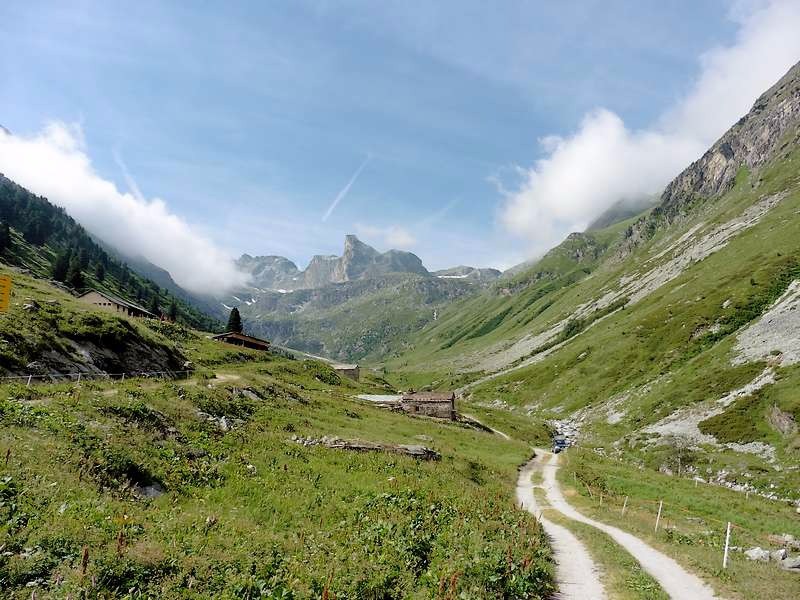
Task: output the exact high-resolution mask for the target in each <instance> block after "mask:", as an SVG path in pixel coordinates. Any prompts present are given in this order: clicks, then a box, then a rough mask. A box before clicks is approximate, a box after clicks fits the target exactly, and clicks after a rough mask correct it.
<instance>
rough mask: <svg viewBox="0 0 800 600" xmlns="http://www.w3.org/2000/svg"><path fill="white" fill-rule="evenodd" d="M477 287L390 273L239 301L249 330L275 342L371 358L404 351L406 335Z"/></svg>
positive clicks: (346, 356) (344, 357)
mask: <svg viewBox="0 0 800 600" xmlns="http://www.w3.org/2000/svg"><path fill="white" fill-rule="evenodd" d="M480 289H481V285H480V284H479V283H476V282H469V281H463V280H458V279H456V280H453V279H437V278H432V277H421V276H418V275H410V274H392V275H384V276H381V277H375V278H370V279H366V280H358V281H352V282H348V283H342V284H335V285H329V286H325V287H323V288H318V289H310V290H298V291H295V292H290V293H287V294H280V293H261V294H259V295H258V297H257V299H256V301H255V302H254V303H251V304H246V303H239V304H238V306H239V310H240V311H241V312H242V315H243V317H244V319H245V323H246V326H247V328H248V329H249V330H251V331H253V332H255V333H256V334H258V335H263V336H265V337H267V338H269V339H272V340H275V342H276V343H279V344H282V345H286V346H289V347H291V348H296V349H298V350H302V351H305V352H311V353H313V354H319V355H324V356H327V357H330V358H334V359H337V360H347V361H364V360H372V361H375V360H378V359H381V358H383V357H385V356H387V355H397V354H399V353H402V352H404V351H406V350H408V349H409V348H410V347H411V346H410V343H409V338H410V337H411V336H412V335H413V334H414V333H416V332H418V331H419V330H420V329H422V328H423V327H424V326H425V325H426V324H428V323H430V322H433V321H435V319H436V318H438V313H439V311H441V310H442V308H443V307H444V306H446V305H448V304H449V303H451V302H453V301H454V300H457V299H458V298H462V297H465V296H472V295H474V294H475V293H477V292H478V291H479V290H480Z"/></svg>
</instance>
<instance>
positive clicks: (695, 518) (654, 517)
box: [572, 472, 800, 568]
mask: <svg viewBox="0 0 800 600" xmlns="http://www.w3.org/2000/svg"><path fill="white" fill-rule="evenodd" d="M572 476H573V483H574V484H575V487H576V488H578V489H579V493H580V488H583V489H585V490H586V493H587V494H588V500H589V502H590V503H591V504H592V508H594V509H595V510H597V511H598V512H601V513H605V514H606V515H607V516H608V517H609V518H608V519H607V520H608V522H610V523H614V522H616V523H618V524H620V525H623V526H624V527H625V528H627V529H630V528H631V527H632V526H633V527H635V528H639V529H643V530H644V531H646V530H647V527H648V526H649V527H651V528H652V533H653V535H654V536H660V537H663V538H665V539H666V540H667V541H674V542H676V543H679V544H696V545H703V546H707V547H709V549H710V550H715V549H716V550H718V551H719V552H720V561H721V563H722V565H723V568H727V566H728V562H729V555H730V552H736V551H739V552H745V551H747V550H749V549H752V548H756V547H758V548H762V549H764V550H767V551H770V552H774V551H778V550H780V549H781V548H787V550H789V551H791V550H800V546H798V544H800V542H798V541H793V540H791V539H790V540H787V539H785V538H783V537H782V536H783V535H784V533H785V532H780V533H778V532H775V533H774V534H766V533H762V532H757V531H753V530H751V529H748V528H746V527H743V526H741V525H739V524H737V523H736V522H735V521H728V520H724V519H719V518H716V517H713V516H710V515H708V514H707V513H704V514H701V513H698V512H694V511H691V510H688V509H686V508H684V507H682V506H678V505H676V504H672V503H671V502H668V501H666V500H647V499H642V498H631V497H630V496H627V495H625V496H623V495H621V494H616V493H612V492H609V491H608V490H605V489H600V488H597V487H594V486H591V485H589V484H587V483H586V482H584V481H583V480H582V479H580V478H579V477H577V476H576V473H575V472H573V473H572ZM696 483H697V482H695V484H696Z"/></svg>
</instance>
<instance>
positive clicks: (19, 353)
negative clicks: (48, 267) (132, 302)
mask: <svg viewBox="0 0 800 600" xmlns="http://www.w3.org/2000/svg"><path fill="white" fill-rule="evenodd" d="M0 274H3V275H9V276H10V277H11V278H12V281H13V284H12V285H13V287H12V297H11V305H10V308H9V311H8V312H5V313H0V374H2V375H4V376H9V375H50V374H54V373H55V374H58V373H71V374H77V373H87V374H93V373H101V372H106V373H131V372H142V371H179V370H182V369H184V368H185V367H184V363H185V362H186V360H187V359H186V356H185V355H184V354H183V352H182V351H181V350H180V348H179V347H178V346H177V345H176V343H175V336H174V335H173V334H172V332H169V331H164V330H163V327H164V326H165V325H162V324H161V323H160V322H158V321H156V320H154V319H130V320H129V319H126V318H123V317H120V316H117V315H114V314H110V313H106V312H102V311H98V310H95V309H94V307H91V306H89V305H86V304H84V303H82V302H81V301H79V300H77V299H76V298H74V297H73V296H72V295H71V294H69V293H67V292H66V291H64V290H61V289H58V288H55V287H53V286H52V285H51V284H49V283H48V282H46V281H43V280H41V279H38V278H35V277H32V276H30V275H27V274H25V273H23V272H21V271H20V270H19V269H15V268H11V267H6V266H4V265H2V264H0ZM165 334H166V335H165Z"/></svg>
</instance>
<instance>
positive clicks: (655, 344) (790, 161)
mask: <svg viewBox="0 0 800 600" xmlns="http://www.w3.org/2000/svg"><path fill="white" fill-rule="evenodd" d="M798 68H799V67H796V68H795V69H794V71H793V73H795V75H793V76H796V74H797V69H798ZM776 89H777V90H778V92H777V94H778V95H777V96H776V97H775V98H772V99H769V98H768V99H767V100H763V99H762V100H759V102H758V103H757V105H756V107H755V108H754V111H753V113H752V115H751V116H749V117H748V118H747V119H743V120H742V121H740V122H739V123H737V125H736V127H734V129H732V130H731V133H729V134H726V137H724V138H723V139H722V140H720V142H718V143H717V144H716V145H715V148H714V149H712V150H711V151H709V153H707V155H705V156H704V157H703V158H702V159H701V160H700V161H698V162H697V163H695V164H694V165H692V166H690V167H689V168H688V169H687V170H686V171H685V172H684V173H683V174H682V175H681V176H680V177H679V178H677V179H676V180H675V182H673V183H672V184H671V185H670V186H669V187H668V189H667V192H665V195H664V197H663V198H664V202H665V203H666V204H663V205H659V206H658V207H656V208H655V209H653V210H652V211H651V212H649V213H648V214H647V215H645V216H643V217H641V218H637V219H634V220H633V221H632V222H631V221H628V222H624V223H620V224H618V225H615V226H613V227H611V228H609V229H606V230H602V231H598V232H591V233H590V234H583V235H580V236H570V238H569V239H567V240H566V241H565V243H564V244H562V245H561V246H559V247H558V248H556V249H555V250H554V251H553V252H551V253H550V254H549V255H548V256H547V257H545V258H544V259H543V260H542V261H541V262H540V263H538V264H537V265H536V266H535V267H534V268H533V269H531V270H528V271H526V272H524V273H521V274H518V275H517V276H516V278H515V279H513V280H511V281H510V282H508V283H506V284H504V286H503V287H498V288H495V289H494V290H492V291H491V292H489V293H486V294H483V295H481V296H480V297H478V298H471V299H466V300H464V301H462V302H460V303H457V304H455V305H453V306H452V307H451V308H449V309H448V310H446V311H443V313H442V316H441V318H440V320H439V321H438V322H437V323H436V324H435V325H431V326H429V327H428V328H426V329H425V330H424V331H423V332H422V333H421V334H420V336H419V337H418V339H417V340H416V344H415V348H414V349H413V350H412V351H410V352H408V353H406V354H405V355H403V356H402V357H400V358H398V359H395V360H393V361H390V362H389V363H388V364H387V365H386V369H387V371H388V372H389V376H390V377H395V378H397V379H408V380H410V379H414V380H416V382H417V383H418V384H425V383H427V384H428V385H430V386H432V387H449V386H451V385H453V383H454V382H461V383H462V384H466V383H470V382H472V385H471V386H470V387H469V388H468V389H467V392H468V396H469V401H470V402H472V403H474V404H477V405H483V406H488V407H494V408H504V409H506V410H508V411H510V412H513V413H515V414H519V415H534V416H535V417H536V418H539V419H545V420H551V421H559V420H568V421H571V422H572V423H573V424H574V425H575V426H576V427H578V428H579V429H581V431H582V439H581V442H582V443H583V444H585V445H587V446H589V447H597V448H603V449H604V451H605V452H606V453H608V454H611V455H613V456H616V457H618V458H619V459H623V460H626V461H628V462H629V463H630V464H633V465H644V466H648V467H651V468H653V469H660V470H666V471H671V472H676V471H677V470H678V463H679V462H682V463H683V467H687V466H688V467H689V468H688V469H686V468H684V469H683V470H682V474H683V475H685V476H686V475H691V476H694V475H697V474H700V475H702V477H704V478H708V479H722V480H725V481H727V482H728V483H729V484H736V485H738V486H740V487H742V489H744V488H749V489H751V490H753V491H755V492H758V493H761V494H764V495H768V496H776V497H780V498H788V499H791V500H795V501H800V494H799V493H798V490H799V489H800V472H799V471H798V469H797V468H796V465H797V463H798V460H800V438H799V437H798V421H799V420H800V405H798V401H797V398H796V395H793V394H792V392H790V391H789V390H791V389H797V386H798V384H800V379H798V378H799V377H800V368H799V367H798V361H800V345H799V344H800V343H799V342H798V339H800V338H799V337H798V334H797V331H798V323H799V322H798V318H797V317H796V315H797V314H798V312H797V311H798V309H800V306H798V301H797V298H796V295H797V294H796V290H797V286H798V285H800V284H798V283H797V282H798V281H799V280H800V238H798V236H797V231H798V223H800V221H799V220H798V219H799V217H798V215H800V125H798V123H797V120H796V118H795V120H794V121H791V120H789V121H787V123H786V126H785V128H784V132H783V133H782V134H781V135H780V136H778V135H776V134H774V131H773V130H772V129H759V128H760V127H762V126H763V127H767V128H769V127H773V126H774V124H775V123H776V122H778V120H779V119H782V118H786V119H790V117H786V116H785V115H786V114H788V113H785V112H780V111H778V112H776V113H775V115H777V116H775V117H774V118H771V117H770V112H769V110H766V109H765V108H764V107H765V106H767V105H771V103H773V102H778V103H779V104H780V103H785V102H787V101H788V100H787V95H786V94H787V93H788V92H787V90H788V91H789V92H792V93H793V94H794V96H793V98H795V100H793V101H794V102H797V100H796V99H797V98H798V97H799V96H800V87H798V84H797V83H796V81H795V83H793V84H791V85H790V84H789V83H785V84H784V83H782V84H781V85H779V86H777V87H776ZM792 90H793V91H792ZM780 106H783V104H780ZM751 123H755V124H754V125H753V127H754V128H755V129H753V128H750V129H748V128H749V127H750V124H751ZM764 132H766V133H764ZM738 135H742V136H745V137H746V140H744V141H743V140H742V139H739V138H737V137H736V136H738ZM770 135H772V136H773V137H770ZM732 136H733V137H732ZM747 136H749V137H747ZM751 138H752V139H751ZM754 140H755V141H754ZM726 144H728V145H727V146H726ZM723 146H724V148H722V147H723ZM730 147H733V148H736V149H737V152H741V153H744V154H741V155H735V156H740V158H736V157H735V156H734V157H733V158H731V159H730V162H725V161H726V160H727V159H721V158H720V157H722V156H723V154H721V152H722V150H725V151H726V152H727V151H728V150H729V149H730ZM719 148H722V150H719ZM752 148H757V149H758V153H757V154H755V155H752V154H747V153H749V152H751V149H752ZM748 164H752V165H753V166H752V168H751V167H750V166H748ZM737 165H738V167H737ZM726 177H729V179H725V178H726ZM695 184H696V185H697V186H699V187H698V188H697V189H693V188H692V185H695ZM706 188H708V189H709V190H711V191H709V192H708V193H707V194H706V195H705V196H703V195H702V193H704V190H705V189H706Z"/></svg>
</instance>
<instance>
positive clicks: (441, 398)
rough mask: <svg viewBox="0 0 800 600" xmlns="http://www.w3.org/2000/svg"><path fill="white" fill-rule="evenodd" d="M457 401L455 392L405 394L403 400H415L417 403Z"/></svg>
mask: <svg viewBox="0 0 800 600" xmlns="http://www.w3.org/2000/svg"><path fill="white" fill-rule="evenodd" d="M455 399H456V394H455V392H410V393H408V394H403V400H414V401H416V402H445V401H447V402H449V401H451V400H455Z"/></svg>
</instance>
